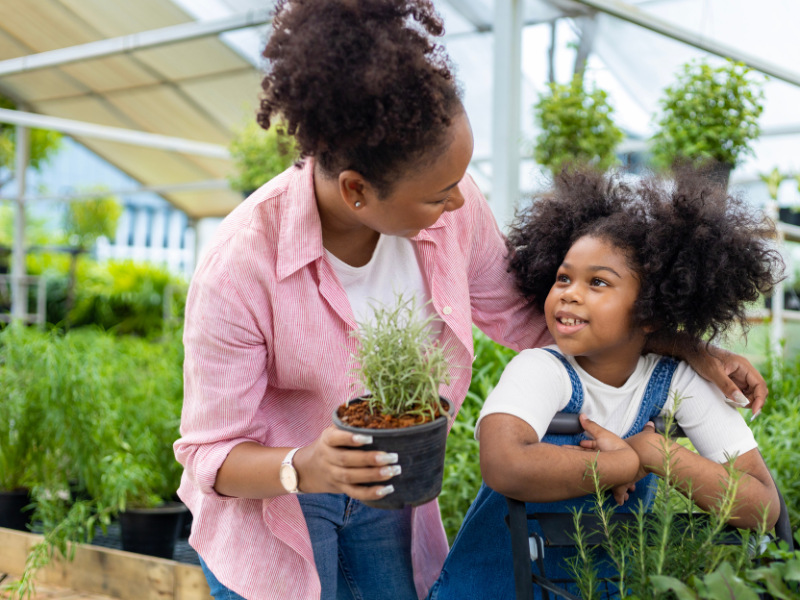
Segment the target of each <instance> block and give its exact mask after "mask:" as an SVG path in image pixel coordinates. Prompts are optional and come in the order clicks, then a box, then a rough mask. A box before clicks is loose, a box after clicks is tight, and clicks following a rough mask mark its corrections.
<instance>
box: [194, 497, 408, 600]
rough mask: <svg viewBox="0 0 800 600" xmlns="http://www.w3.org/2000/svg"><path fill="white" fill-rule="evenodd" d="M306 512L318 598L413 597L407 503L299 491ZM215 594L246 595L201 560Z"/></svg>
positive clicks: (231, 598)
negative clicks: (398, 505) (388, 506)
mask: <svg viewBox="0 0 800 600" xmlns="http://www.w3.org/2000/svg"><path fill="white" fill-rule="evenodd" d="M298 500H300V507H301V508H302V509H303V515H304V516H305V518H306V524H307V525H308V532H309V534H310V535H311V546H312V548H313V549H314V562H315V563H316V566H317V573H319V579H320V583H321V584H322V593H321V595H320V600H383V599H385V598H392V600H417V592H416V588H415V587H414V572H413V569H412V566H411V507H406V508H404V509H402V510H381V509H377V508H370V507H369V506H366V505H365V504H362V503H361V502H359V501H358V500H353V499H352V498H350V497H348V496H346V495H344V494H304V495H302V496H298ZM201 566H202V567H203V572H204V573H205V575H206V579H208V584H209V586H210V587H211V595H212V596H213V597H214V598H215V600H245V599H244V598H242V597H241V596H239V595H238V594H236V593H235V592H232V591H231V590H229V589H228V588H226V587H225V586H224V585H222V584H221V583H220V582H219V581H218V580H217V578H216V577H214V574H213V573H211V571H209V570H208V567H207V566H206V565H205V563H203V562H202V559H201Z"/></svg>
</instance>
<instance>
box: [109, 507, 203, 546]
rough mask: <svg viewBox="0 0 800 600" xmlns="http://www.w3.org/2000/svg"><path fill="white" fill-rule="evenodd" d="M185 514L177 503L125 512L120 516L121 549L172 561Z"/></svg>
mask: <svg viewBox="0 0 800 600" xmlns="http://www.w3.org/2000/svg"><path fill="white" fill-rule="evenodd" d="M187 512H189V511H188V509H187V508H186V506H185V505H184V504H181V503H180V502H168V503H167V504H165V505H164V506H159V507H158V508H129V509H127V510H126V511H125V512H124V513H120V515H119V524H120V530H121V532H122V549H123V550H125V551H127V552H136V553H137V554H147V555H148V556H158V557H159V558H170V559H171V558H172V554H173V553H174V552H175V543H176V542H177V541H178V532H179V530H180V527H181V525H182V524H183V516H184V514H186V513H187Z"/></svg>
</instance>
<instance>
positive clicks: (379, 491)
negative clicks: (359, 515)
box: [375, 485, 394, 497]
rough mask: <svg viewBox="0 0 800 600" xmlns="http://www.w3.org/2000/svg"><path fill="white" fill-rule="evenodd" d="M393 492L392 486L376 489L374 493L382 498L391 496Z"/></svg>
mask: <svg viewBox="0 0 800 600" xmlns="http://www.w3.org/2000/svg"><path fill="white" fill-rule="evenodd" d="M393 491H394V486H393V485H385V486H383V487H382V488H378V489H377V491H376V492H375V493H376V494H378V496H379V497H383V496H386V495H388V494H391V493H392V492H393Z"/></svg>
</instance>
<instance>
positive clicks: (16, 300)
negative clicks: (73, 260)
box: [11, 125, 30, 320]
mask: <svg viewBox="0 0 800 600" xmlns="http://www.w3.org/2000/svg"><path fill="white" fill-rule="evenodd" d="M29 142H30V130H29V129H28V128H27V127H23V126H21V125H18V126H17V141H16V143H17V161H16V162H17V164H16V168H15V171H14V177H15V178H16V180H17V200H16V202H15V203H14V256H13V259H12V263H11V275H12V277H11V285H12V290H13V295H12V300H11V315H12V317H13V318H14V319H15V320H22V319H24V318H25V317H26V315H27V314H28V286H27V284H26V283H25V282H24V280H23V277H25V275H26V273H27V270H26V267H25V173H26V171H27V170H28V159H29V158H30V143H29Z"/></svg>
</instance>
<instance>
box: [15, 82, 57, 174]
mask: <svg viewBox="0 0 800 600" xmlns="http://www.w3.org/2000/svg"><path fill="white" fill-rule="evenodd" d="M0 108H5V109H10V110H14V109H16V108H17V106H16V104H14V103H13V102H12V101H11V100H9V99H8V98H5V97H3V96H0ZM61 139H62V136H61V134H60V133H57V132H55V131H43V130H41V129H31V131H30V162H29V164H30V166H31V167H33V168H34V169H36V170H37V171H38V170H40V169H41V168H42V167H43V166H44V165H45V164H47V162H48V161H49V160H50V159H51V158H53V156H55V154H56V153H57V152H58V151H59V150H60V149H61ZM16 140H17V129H16V127H15V126H13V125H5V124H3V123H0V173H2V171H3V169H5V170H6V171H8V173H7V174H6V175H5V176H2V175H0V188H2V187H3V185H5V184H6V183H8V182H9V181H10V180H11V179H12V177H13V175H12V172H13V171H14V169H15V166H16V146H17V144H16Z"/></svg>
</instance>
